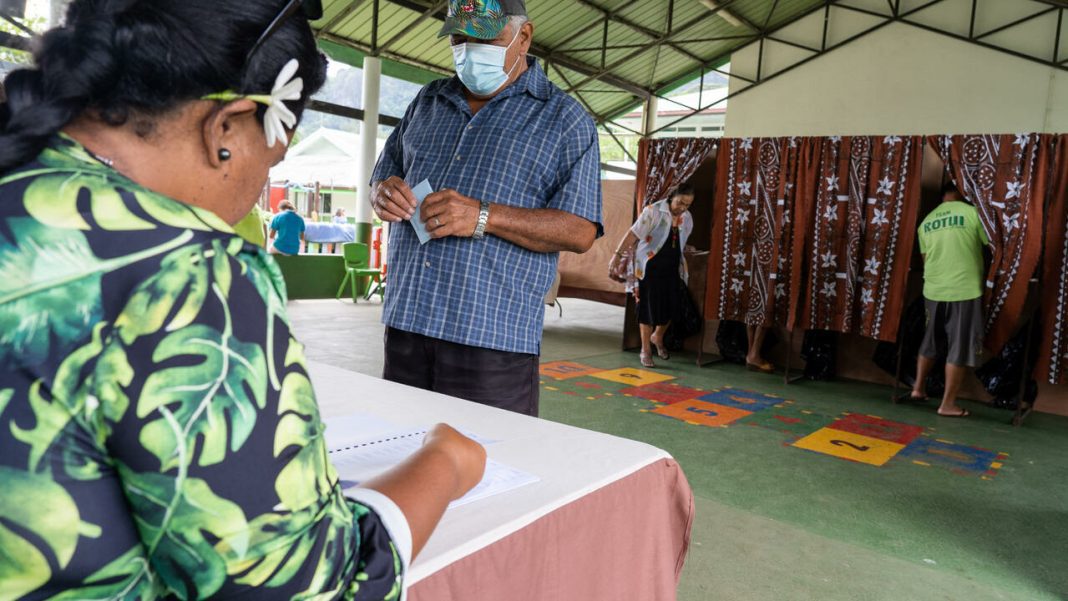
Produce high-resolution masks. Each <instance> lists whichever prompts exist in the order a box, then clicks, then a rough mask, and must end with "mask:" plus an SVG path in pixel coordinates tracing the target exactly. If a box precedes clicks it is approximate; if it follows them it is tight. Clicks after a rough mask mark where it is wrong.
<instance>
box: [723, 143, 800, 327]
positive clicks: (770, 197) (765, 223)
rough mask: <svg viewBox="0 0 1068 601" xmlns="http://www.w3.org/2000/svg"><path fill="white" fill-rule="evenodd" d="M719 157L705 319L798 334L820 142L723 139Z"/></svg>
mask: <svg viewBox="0 0 1068 601" xmlns="http://www.w3.org/2000/svg"><path fill="white" fill-rule="evenodd" d="M718 157H719V158H718V160H717V176H716V201H715V205H714V208H713V225H712V228H713V231H712V240H713V243H712V253H711V256H710V260H709V263H708V268H709V273H708V287H707V293H706V297H705V315H708V316H715V318H717V319H726V320H734V321H742V322H745V323H746V324H748V325H757V326H767V325H772V324H777V325H782V326H785V327H788V328H793V325H794V320H795V317H796V309H797V300H798V292H799V289H800V282H801V263H800V262H799V261H796V260H795V258H796V257H798V256H800V255H799V252H798V251H799V249H800V248H801V247H802V246H803V242H804V241H803V237H802V236H801V232H799V231H796V230H795V228H796V223H797V216H798V215H800V214H805V213H806V212H807V211H806V209H805V206H804V199H807V198H811V196H812V190H811V186H812V182H814V180H815V174H814V166H813V141H812V140H811V139H808V138H743V139H724V140H722V141H721V146H720V152H719V155H718ZM801 231H803V228H802V229H801ZM795 233H797V234H798V235H796V236H795Z"/></svg>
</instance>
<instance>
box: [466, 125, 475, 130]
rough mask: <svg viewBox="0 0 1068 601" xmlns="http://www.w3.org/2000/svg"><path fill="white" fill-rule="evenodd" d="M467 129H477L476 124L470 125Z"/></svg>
mask: <svg viewBox="0 0 1068 601" xmlns="http://www.w3.org/2000/svg"><path fill="white" fill-rule="evenodd" d="M467 129H475V126H474V125H468V126H467Z"/></svg>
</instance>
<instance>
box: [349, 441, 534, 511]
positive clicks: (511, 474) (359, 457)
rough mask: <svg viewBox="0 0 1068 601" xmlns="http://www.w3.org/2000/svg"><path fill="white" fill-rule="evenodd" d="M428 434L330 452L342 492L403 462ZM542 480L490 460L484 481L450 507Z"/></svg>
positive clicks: (368, 442)
mask: <svg viewBox="0 0 1068 601" xmlns="http://www.w3.org/2000/svg"><path fill="white" fill-rule="evenodd" d="M426 433H427V431H426V430H414V431H408V432H402V433H397V434H389V435H385V436H379V437H373V438H371V439H367V440H365V441H363V442H359V443H353V444H350V445H348V446H345V447H341V448H337V449H331V450H330V461H331V462H332V463H333V464H334V468H336V469H337V473H338V476H339V477H340V478H341V486H342V488H343V489H348V488H353V487H355V486H358V485H359V483H360V482H365V481H367V480H369V479H371V478H374V477H375V476H377V475H379V474H381V473H382V472H384V471H386V470H388V469H390V468H392V467H394V466H396V465H397V464H399V463H400V462H402V461H404V460H405V459H407V458H408V456H410V455H411V454H412V453H414V452H416V451H418V450H419V448H420V447H422V446H423V438H424V437H425V436H426ZM539 480H540V478H538V477H537V476H535V475H534V474H530V473H528V472H524V471H522V470H518V469H515V468H513V467H510V466H507V465H505V464H503V463H500V462H497V461H494V460H492V459H489V460H487V461H486V472H485V474H483V476H482V480H481V481H480V482H479V483H478V484H477V485H476V486H475V487H474V488H472V489H471V490H470V491H468V493H467V494H466V495H464V496H463V497H461V498H459V499H457V500H455V501H453V502H452V503H450V504H449V507H450V508H451V507H459V506H460V505H465V504H467V503H471V502H473V501H478V500H480V499H485V498H488V497H492V496H494V495H498V494H501V493H504V492H508V491H510V490H515V489H517V488H519V487H521V486H526V485H527V484H533V483H535V482H538V481H539Z"/></svg>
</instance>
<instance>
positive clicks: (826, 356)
mask: <svg viewBox="0 0 1068 601" xmlns="http://www.w3.org/2000/svg"><path fill="white" fill-rule="evenodd" d="M801 358H802V359H804V360H805V377H806V378H808V379H809V380H833V379H834V376H835V374H836V373H837V372H836V371H835V366H836V362H837V361H838V336H837V334H835V333H834V332H828V331H827V330H808V331H806V332H805V338H804V340H803V341H802V342H801Z"/></svg>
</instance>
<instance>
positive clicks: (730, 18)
mask: <svg viewBox="0 0 1068 601" xmlns="http://www.w3.org/2000/svg"><path fill="white" fill-rule="evenodd" d="M701 4H704V5H705V7H707V8H708V10H717V11H719V12H718V13H716V14H717V15H719V16H720V17H723V20H724V21H726V22H728V23H730V24H731V25H733V26H735V27H744V24H743V23H742V22H741V21H740V20H739V19H738V17H736V16H734V14H733V13H731V11H729V10H727V9H725V8H721V7H720V5H719V2H716V0H701Z"/></svg>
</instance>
